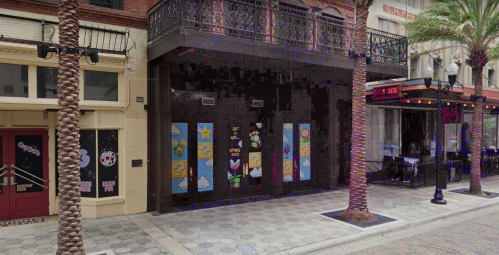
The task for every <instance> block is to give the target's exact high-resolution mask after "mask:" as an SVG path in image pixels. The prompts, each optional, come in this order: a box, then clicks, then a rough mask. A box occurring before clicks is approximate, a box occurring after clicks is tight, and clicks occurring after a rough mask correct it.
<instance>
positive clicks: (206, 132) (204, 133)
mask: <svg viewBox="0 0 499 255" xmlns="http://www.w3.org/2000/svg"><path fill="white" fill-rule="evenodd" d="M199 132H200V133H201V139H204V138H206V139H210V134H211V130H209V129H208V127H207V126H204V129H203V130H201V131H199Z"/></svg>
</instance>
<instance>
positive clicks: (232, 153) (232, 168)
mask: <svg viewBox="0 0 499 255" xmlns="http://www.w3.org/2000/svg"><path fill="white" fill-rule="evenodd" d="M229 140H230V146H229V159H228V161H229V171H228V174H227V177H228V180H229V181H230V180H231V178H236V180H237V179H238V180H240V179H241V175H239V174H238V172H239V167H240V166H241V150H242V148H243V140H241V129H240V128H239V127H232V133H231V134H230V137H229ZM234 182H236V181H234Z"/></svg>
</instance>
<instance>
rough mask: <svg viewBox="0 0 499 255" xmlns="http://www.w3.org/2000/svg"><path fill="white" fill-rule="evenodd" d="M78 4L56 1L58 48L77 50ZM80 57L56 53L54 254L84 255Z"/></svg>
mask: <svg viewBox="0 0 499 255" xmlns="http://www.w3.org/2000/svg"><path fill="white" fill-rule="evenodd" d="M79 5H80V1H79V0H60V1H59V43H60V47H68V48H72V49H74V48H77V47H78V37H79V25H78V14H79V13H78V9H79ZM79 60H80V58H79V56H78V55H77V54H75V53H68V52H60V53H59V75H58V79H59V83H58V84H57V89H58V95H59V102H58V103H59V122H58V132H59V145H58V147H59V154H58V155H57V160H58V162H59V169H58V171H59V234H58V236H57V245H58V249H57V254H58V255H60V254H85V250H84V249H83V237H82V227H81V208H80V200H81V198H80V197H81V194H80V184H81V182H80V141H79V139H80V126H79V121H80V106H79V102H80V98H79V92H80V88H79V81H80V76H79V71H80V64H79Z"/></svg>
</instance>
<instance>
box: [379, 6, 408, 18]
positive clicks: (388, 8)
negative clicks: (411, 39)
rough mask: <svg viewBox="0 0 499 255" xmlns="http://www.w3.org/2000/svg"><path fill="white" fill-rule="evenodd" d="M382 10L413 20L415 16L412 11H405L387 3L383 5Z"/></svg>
mask: <svg viewBox="0 0 499 255" xmlns="http://www.w3.org/2000/svg"><path fill="white" fill-rule="evenodd" d="M383 12H385V13H388V14H391V15H395V16H399V17H402V18H404V19H410V20H414V19H415V18H416V16H415V15H414V14H413V13H410V12H406V11H404V10H401V9H397V8H395V7H391V6H388V5H383Z"/></svg>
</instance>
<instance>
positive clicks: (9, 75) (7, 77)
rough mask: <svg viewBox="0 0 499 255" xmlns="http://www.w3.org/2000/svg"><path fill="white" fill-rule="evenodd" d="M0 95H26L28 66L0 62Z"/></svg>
mask: <svg viewBox="0 0 499 255" xmlns="http://www.w3.org/2000/svg"><path fill="white" fill-rule="evenodd" d="M0 77H1V78H0V96H5V97H28V66H27V65H12V64H2V63H0Z"/></svg>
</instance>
